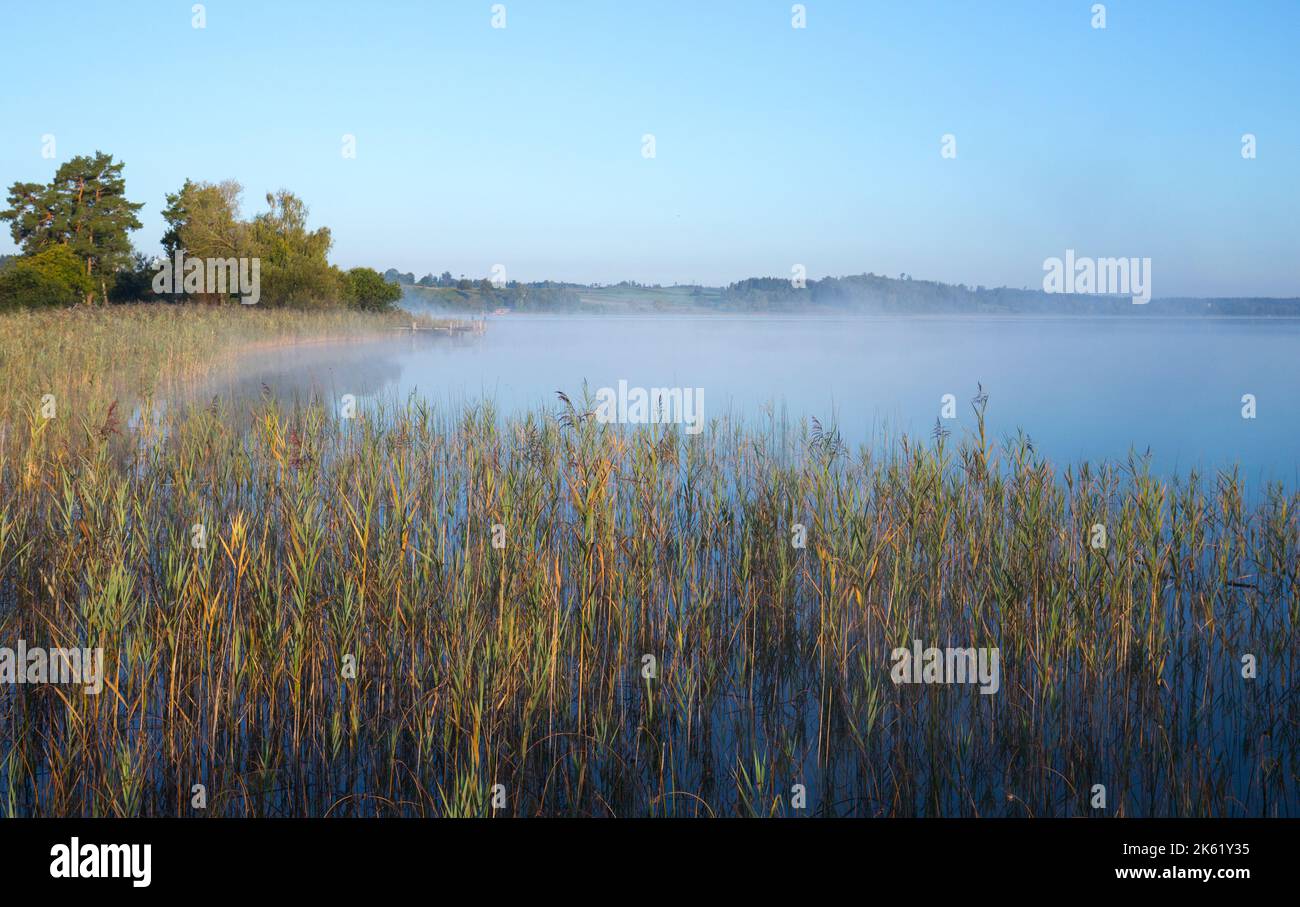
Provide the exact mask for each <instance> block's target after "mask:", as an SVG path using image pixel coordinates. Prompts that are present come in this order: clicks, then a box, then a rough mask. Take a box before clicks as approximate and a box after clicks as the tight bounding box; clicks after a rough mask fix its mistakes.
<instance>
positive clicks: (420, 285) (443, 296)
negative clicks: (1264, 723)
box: [384, 268, 1300, 318]
mask: <svg viewBox="0 0 1300 907" xmlns="http://www.w3.org/2000/svg"><path fill="white" fill-rule="evenodd" d="M384 279H385V280H388V281H389V282H392V283H395V284H396V285H398V286H399V287H401V292H402V298H401V305H402V306H403V307H404V308H406V309H408V310H410V311H415V312H420V311H427V312H439V313H448V314H452V313H476V314H488V313H497V314H506V313H513V312H519V313H525V312H527V313H571V314H583V315H595V314H655V313H662V314H719V315H744V314H783V315H807V316H814V315H900V316H918V317H920V316H927V315H980V316H996V315H1033V316H1041V317H1069V316H1083V317H1096V316H1113V317H1123V318H1162V317H1183V318H1186V317H1196V318H1213V317H1227V318H1241V317H1277V318H1300V298H1270V297H1261V298H1181V297H1180V298H1161V297H1156V298H1154V299H1152V300H1151V301H1150V302H1148V303H1144V304H1141V305H1134V304H1133V302H1132V300H1131V298H1129V297H1126V296H1105V295H1090V294H1079V293H1069V294H1067V293H1051V294H1049V293H1045V292H1043V291H1041V290H1030V289H1013V288H1010V287H993V288H988V287H967V286H965V285H963V284H956V285H953V284H945V283H940V282H938V281H932V280H914V279H913V278H912V277H911V276H910V275H901V276H899V277H898V278H890V277H884V276H882V275H878V274H858V275H852V276H847V277H827V278H824V279H822V280H811V279H810V280H808V281H807V282H806V285H805V286H803V287H795V286H794V285H793V284H792V283H791V281H790V280H788V279H782V278H775V277H766V278H750V279H747V280H742V281H738V282H736V283H733V284H729V285H728V286H725V287H710V286H702V285H694V284H680V285H679V284H674V285H672V286H660V285H657V284H654V285H647V284H640V283H636V282H633V281H624V282H622V283H618V284H612V285H589V284H579V283H566V282H563V281H553V280H546V281H537V282H531V283H521V282H518V281H510V282H504V283H499V284H493V283H492V282H491V281H489V280H486V279H481V280H470V279H468V278H466V277H463V276H462V277H460V278H453V277H452V276H451V275H450V274H449V273H446V272H444V273H443V274H442V276H440V277H434V276H433V275H432V274H427V275H425V276H424V277H422V278H420V279H419V280H418V281H417V280H416V278H415V275H414V274H413V273H410V272H408V273H401V272H399V271H397V270H396V269H395V268H389V269H388V270H387V271H385V272H384Z"/></svg>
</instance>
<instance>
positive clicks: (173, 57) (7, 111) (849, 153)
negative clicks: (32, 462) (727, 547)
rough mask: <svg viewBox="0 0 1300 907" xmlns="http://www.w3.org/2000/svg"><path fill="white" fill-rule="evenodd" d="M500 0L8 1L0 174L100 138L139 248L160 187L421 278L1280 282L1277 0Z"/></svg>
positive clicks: (1298, 98) (1289, 134) (343, 259)
mask: <svg viewBox="0 0 1300 907" xmlns="http://www.w3.org/2000/svg"><path fill="white" fill-rule="evenodd" d="M492 5H493V4H492V3H491V2H481V0H470V2H463V0H447V2H435V0H424V2H414V0H413V2H381V0H364V2H363V0H355V2H341V0H314V2H288V0H276V2H268V0H238V2H236V0H211V2H208V3H206V4H205V7H206V18H207V24H206V28H203V29H195V28H193V27H192V22H191V19H192V12H191V6H192V2H191V0H170V2H139V0H129V2H121V3H93V4H92V3H89V2H84V0H69V2H57V0H41V2H17V0H0V37H2V38H3V40H2V41H0V47H3V48H4V50H3V51H2V52H0V54H2V55H3V58H4V69H5V73H6V77H7V78H6V82H7V85H6V88H5V90H4V92H3V96H0V122H3V124H4V128H3V130H0V181H3V184H4V186H5V187H7V186H8V185H9V184H10V183H12V182H14V181H16V180H24V181H26V180H42V181H43V180H48V179H49V178H50V176H51V175H52V174H53V171H54V168H55V166H56V163H57V161H63V160H67V159H68V158H69V157H72V156H73V155H76V154H85V153H90V152H93V151H94V150H96V149H99V150H103V151H106V152H109V153H111V154H113V155H115V156H116V157H117V158H119V159H121V160H124V161H125V162H126V170H125V174H126V179H127V189H128V196H129V197H130V198H131V199H132V200H134V201H143V202H145V203H146V208H145V209H144V211H143V212H142V213H141V220H142V221H143V223H144V228H143V229H142V230H140V231H138V232H137V233H136V234H134V241H135V243H136V245H137V247H138V248H140V249H141V250H144V251H148V252H151V253H152V252H154V251H156V250H157V247H158V240H159V238H160V237H161V234H162V225H161V219H160V215H159V212H160V210H161V208H162V207H163V196H164V194H165V193H167V192H169V191H174V190H175V189H177V188H178V187H179V186H180V185H181V183H182V182H183V181H184V180H185V178H186V177H190V178H193V179H200V180H209V181H217V180H221V179H226V178H232V179H236V180H238V181H240V182H241V183H242V184H243V185H244V187H245V193H244V206H245V213H246V214H251V213H255V212H256V211H260V210H262V209H263V208H264V201H263V199H264V197H265V194H266V192H267V191H269V190H272V189H277V188H280V187H286V188H289V189H292V190H294V191H295V192H297V193H298V194H300V195H301V196H302V197H303V198H304V199H305V200H306V201H307V203H308V204H309V206H310V207H311V212H312V220H313V222H314V223H318V224H326V225H328V226H329V227H330V228H331V229H332V231H333V234H334V240H335V244H334V250H333V253H332V259H333V260H334V261H335V262H336V263H338V264H340V265H342V266H344V267H352V266H355V265H362V264H364V265H370V266H372V267H376V268H378V269H380V270H383V269H385V268H387V267H397V268H400V269H401V270H403V271H408V270H409V271H414V272H415V273H416V276H419V275H421V274H423V273H425V272H428V271H433V272H435V273H439V272H441V271H443V270H450V271H451V272H452V273H453V274H456V275H459V274H462V273H464V274H466V275H469V276H473V277H484V276H491V275H490V270H491V268H492V266H493V265H494V264H497V263H500V264H503V265H505V267H506V275H507V277H508V278H510V279H520V280H535V279H542V278H547V277H550V278H557V279H565V280H578V281H584V282H585V281H602V282H608V281H617V280H622V279H633V280H640V281H644V282H659V283H665V284H668V283H673V282H704V283H726V282H729V281H732V280H737V279H740V278H743V277H747V276H756V275H774V276H789V274H790V268H791V266H792V265H793V264H796V263H798V264H803V265H804V266H805V267H806V268H807V271H808V274H809V276H810V277H821V276H825V275H841V274H850V273H861V272H865V271H873V272H875V273H878V274H881V273H883V274H888V275H891V276H894V275H897V274H899V273H901V272H906V273H908V274H911V275H913V276H915V277H918V278H933V279H939V280H944V281H948V282H952V283H966V284H969V285H977V284H983V285H989V286H994V285H1003V284H1005V285H1010V286H1035V287H1036V286H1040V285H1041V281H1042V277H1043V261H1044V259H1046V258H1048V257H1050V256H1060V255H1063V254H1064V251H1065V250H1066V249H1067V248H1072V249H1075V250H1076V252H1077V254H1079V255H1081V256H1093V257H1101V256H1128V257H1150V258H1151V259H1152V281H1153V286H1154V292H1155V295H1156V296H1170V295H1275V296H1276V295H1288V296H1294V295H1300V248H1298V246H1300V204H1298V203H1300V2H1295V0H1280V2H1268V0H1250V2H1233V3H1229V2H1206V0H1171V2H1163V0H1114V2H1108V3H1106V4H1105V6H1106V28H1105V29H1104V30H1101V29H1094V28H1092V27H1091V19H1092V13H1091V11H1090V8H1091V6H1092V0H1082V2H1080V0H1027V2H1011V0H988V2H971V0H960V2H959V0H952V2H933V3H931V2H915V0H907V2H904V0H898V2H862V0H852V2H849V0H846V2H832V0H807V2H806V3H805V4H804V5H805V6H806V9H807V27H806V28H804V29H794V28H792V27H791V6H792V4H791V3H790V2H785V0H736V2H708V0H697V2H668V0H654V2H651V0H608V2H606V0H592V2H577V0H504V6H505V8H506V28H504V29H496V28H493V27H492V21H491V20H492V10H491V7H492ZM647 133H650V134H653V135H654V137H655V157H654V158H652V159H647V158H646V157H644V156H643V154H642V147H643V146H642V136H643V135H645V134H647ZM1243 133H1253V134H1254V135H1255V136H1256V141H1257V153H1258V156H1257V158H1256V159H1254V160H1246V159H1243V157H1242V154H1241V147H1242V135H1243ZM47 134H48V135H53V136H54V137H55V142H56V146H55V147H56V160H46V159H44V158H42V156H41V150H42V147H43V145H42V142H43V138H42V137H43V136H45V135H47ZM344 134H352V135H354V136H355V137H356V157H355V159H347V158H345V157H344V156H343V154H342V153H341V152H342V147H343V138H342V137H343V136H344ZM945 134H951V135H953V136H955V139H956V151H957V156H956V158H955V159H945V158H943V157H942V156H941V154H940V150H941V139H942V137H943V136H944V135H945ZM11 250H12V243H11V242H10V241H9V237H8V235H7V234H6V235H5V236H4V237H3V238H0V251H11Z"/></svg>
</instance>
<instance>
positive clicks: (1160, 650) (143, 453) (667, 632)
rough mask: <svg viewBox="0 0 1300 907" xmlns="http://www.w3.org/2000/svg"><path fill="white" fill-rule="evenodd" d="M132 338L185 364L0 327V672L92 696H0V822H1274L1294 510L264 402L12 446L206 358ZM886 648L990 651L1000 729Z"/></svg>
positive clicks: (563, 420) (1292, 594) (614, 434)
mask: <svg viewBox="0 0 1300 907" xmlns="http://www.w3.org/2000/svg"><path fill="white" fill-rule="evenodd" d="M65 317H69V318H75V317H77V316H71V315H69V316H65ZM151 317H155V316H151V315H150V314H147V313H134V312H131V313H124V314H123V318H125V319H127V320H126V321H124V322H122V323H121V324H124V325H128V326H129V327H130V329H131V330H130V332H132V333H137V332H139V333H142V332H143V331H144V330H145V328H146V326H149V327H151V329H152V331H153V334H152V336H153V337H155V338H161V337H163V336H165V335H166V334H168V332H169V330H171V329H177V330H182V331H184V330H193V331H194V332H195V333H194V334H192V335H188V336H189V339H186V340H180V341H177V342H176V345H173V346H171V347H169V349H171V350H172V351H173V352H171V353H167V354H159V353H157V352H154V353H149V352H148V351H147V350H146V347H147V346H148V344H146V343H144V342H143V341H138V342H137V341H127V340H121V341H114V340H113V339H112V335H113V334H114V332H115V331H116V332H117V333H118V334H119V335H120V333H121V326H120V325H119V326H118V327H116V328H115V327H114V326H113V325H111V324H110V323H108V322H107V321H105V322H101V323H99V328H100V330H101V331H102V333H93V332H91V333H87V332H82V331H78V330H67V329H65V328H63V327H59V328H58V329H56V328H54V327H50V326H49V325H48V324H47V323H42V322H39V321H30V322H22V323H19V322H9V323H6V324H5V325H4V335H3V336H4V337H5V339H4V341H3V342H4V352H5V358H4V364H3V366H0V368H3V372H0V374H3V376H4V379H5V380H12V381H14V382H15V383H13V384H11V385H10V386H11V387H12V388H13V392H12V395H13V396H14V397H15V398H16V399H17V400H19V401H22V402H21V403H14V402H12V401H7V402H6V406H8V407H11V409H10V410H7V411H6V425H7V426H9V427H13V426H14V425H17V427H18V428H19V429H20V430H19V431H11V433H10V439H9V442H8V443H7V444H6V445H5V446H4V448H3V455H2V458H0V488H2V489H3V496H2V498H0V500H2V503H0V645H4V646H14V645H15V644H16V641H17V640H18V639H23V640H25V641H26V642H27V644H28V645H29V646H35V645H47V646H49V645H62V646H71V645H84V646H102V647H103V651H104V657H105V662H106V665H107V671H108V680H107V682H106V684H105V689H104V692H103V693H102V694H101V695H99V696H87V695H84V694H83V693H82V692H81V691H80V690H79V689H77V688H75V687H59V686H53V685H47V686H34V685H22V686H6V687H3V688H0V810H2V811H3V812H4V813H6V814H9V815H66V814H75V815H80V814H86V815H140V814H146V815H297V814H308V815H325V814H329V815H491V814H501V815H533V814H573V815H692V816H693V815H734V814H754V815H769V814H783V815H799V814H805V815H806V814H813V815H847V814H852V815H927V814H945V815H982V816H1002V815H1015V816H1022V815H1035V816H1042V815H1089V816H1117V815H1289V816H1295V815H1297V814H1300V797H1298V790H1300V757H1298V752H1300V750H1298V748H1297V743H1298V742H1300V739H1298V738H1300V703H1298V701H1297V694H1296V687H1297V684H1296V683H1295V679H1296V677H1297V664H1296V659H1297V648H1296V634H1295V628H1296V625H1297V618H1298V617H1300V613H1298V611H1300V601H1298V600H1297V595H1296V592H1297V589H1296V584H1297V569H1298V564H1300V519H1298V518H1297V513H1298V512H1300V511H1298V508H1300V496H1297V494H1296V493H1295V492H1293V491H1287V490H1283V489H1281V488H1274V489H1272V490H1270V491H1269V492H1267V493H1263V494H1261V495H1260V496H1259V497H1260V501H1259V503H1258V504H1257V505H1254V506H1248V505H1247V504H1246V503H1245V497H1244V495H1243V489H1242V486H1241V483H1240V482H1239V481H1238V480H1237V479H1236V478H1235V477H1233V476H1231V475H1227V476H1219V477H1214V478H1212V479H1210V480H1200V479H1196V478H1195V477H1189V478H1188V479H1186V480H1184V481H1182V482H1179V483H1177V484H1171V483H1165V482H1161V481H1158V480H1157V479H1154V478H1152V477H1150V476H1148V475H1146V474H1145V473H1144V472H1143V469H1142V467H1141V464H1140V463H1137V464H1132V466H1131V468H1105V469H1096V468H1090V467H1086V466H1081V467H1075V468H1071V469H1069V470H1066V471H1065V474H1064V477H1063V478H1059V477H1058V474H1057V473H1056V472H1055V471H1054V470H1053V469H1052V468H1051V467H1050V466H1049V465H1048V464H1046V463H1044V462H1042V461H1041V460H1040V459H1039V458H1038V456H1037V455H1036V454H1035V453H1034V452H1033V451H1032V450H1031V449H1030V448H1029V447H1028V446H1027V445H1026V444H1024V443H1011V444H1009V445H1007V446H999V445H996V444H994V443H993V442H991V441H990V440H989V439H988V438H986V437H984V435H983V432H982V430H981V431H980V432H978V433H977V434H975V435H973V436H971V437H968V438H965V439H962V440H960V441H958V440H956V439H943V438H940V439H937V440H935V441H932V442H925V443H912V442H904V443H901V444H899V445H898V446H895V447H891V448H889V449H885V450H874V451H872V450H856V451H850V450H847V449H846V448H845V447H844V445H842V444H840V443H838V441H837V439H836V438H835V436H834V435H833V433H830V432H824V431H822V430H821V428H820V427H817V429H816V430H815V431H811V432H810V431H807V430H795V431H793V432H790V433H785V432H783V431H782V430H781V426H779V425H769V426H761V425H760V426H748V427H746V426H738V425H730V424H727V423H724V422H719V423H715V424H714V425H713V426H712V427H710V428H709V429H708V430H706V431H705V432H704V433H703V434H702V435H699V436H696V437H690V436H686V435H684V434H680V433H678V432H676V431H673V430H665V429H664V428H662V427H658V428H656V429H654V430H651V429H649V428H646V429H639V430H638V429H627V428H619V427H616V426H606V425H600V424H597V423H596V422H595V421H594V420H592V419H591V418H589V417H587V416H585V415H584V412H583V411H582V410H584V409H585V407H579V408H578V409H577V410H575V409H572V408H570V407H568V406H565V405H561V406H560V407H558V408H557V409H556V411H554V412H548V413H537V414H534V415H532V416H529V417H520V418H511V419H499V418H497V417H496V416H495V415H494V414H493V413H492V412H491V411H490V410H487V409H479V408H470V409H464V410H459V409H458V410H453V411H446V410H443V409H441V408H435V407H433V406H431V405H427V404H425V403H423V402H421V401H418V400H417V401H412V402H409V403H406V404H403V405H390V406H387V407H380V408H374V407H372V408H370V409H369V410H363V411H362V412H361V413H360V414H359V415H358V416H357V417H356V418H355V419H350V420H349V419H342V418H340V417H339V414H337V413H335V412H332V411H326V410H324V409H321V408H319V407H316V406H303V407H300V408H293V409H284V408H282V407H281V406H280V405H279V404H277V403H275V402H274V401H273V400H271V399H262V400H255V401H250V402H248V403H247V404H246V405H247V406H248V407H251V408H253V410H254V413H255V421H254V423H253V426H252V428H251V429H250V428H247V427H245V425H246V423H245V422H244V421H243V420H238V419H234V418H232V417H231V413H229V412H227V411H225V410H223V409H222V408H221V405H219V404H218V405H210V406H206V407H189V408H184V407H170V408H168V409H167V411H166V412H164V413H163V414H162V416H161V419H162V430H161V431H159V430H157V429H155V428H148V429H145V428H142V429H139V430H138V431H137V429H134V428H132V427H129V426H117V427H116V429H115V430H114V431H98V430H89V431H86V432H83V433H82V435H84V437H82V438H80V439H79V440H78V441H77V443H75V444H74V443H72V439H71V437H70V436H65V435H63V434H60V433H57V432H53V431H49V430H45V429H43V428H42V427H41V426H43V425H47V424H48V423H47V422H44V421H42V420H41V419H40V418H39V417H38V416H34V415H32V412H34V411H35V410H28V409H25V408H26V407H36V406H39V397H40V394H41V393H42V392H44V388H45V387H46V386H47V385H48V383H49V382H51V381H55V380H63V381H65V382H66V383H65V384H64V385H61V387H63V390H62V391H61V392H62V393H67V394H70V395H71V396H72V398H73V399H80V398H79V397H78V396H77V395H78V394H80V395H83V396H86V395H89V394H90V391H89V390H87V387H86V386H85V385H90V386H91V388H92V389H94V394H93V395H92V396H93V398H94V399H98V400H105V399H107V397H105V396H104V394H103V393H102V392H101V390H100V387H101V385H99V384H97V383H96V382H101V381H102V382H105V385H107V383H108V382H111V381H116V380H126V381H138V380H146V379H149V378H150V377H152V378H154V379H156V377H157V375H158V374H160V373H161V372H162V371H165V370H166V369H167V368H168V367H169V365H174V364H177V363H179V364H180V365H185V364H186V363H192V362H194V361H195V360H197V359H200V358H202V357H201V351H202V350H203V349H204V347H205V345H207V346H209V347H210V346H212V343H211V341H210V340H205V337H210V336H212V335H211V334H205V333H204V332H203V329H200V328H199V327H197V326H196V327H194V328H192V329H191V328H186V327H183V326H181V325H180V323H179V322H174V321H167V320H166V316H156V317H159V318H163V319H164V320H162V321H159V322H152V321H150V320H149V319H150V318H151ZM311 317H312V318H313V319H316V318H319V317H320V316H311ZM132 319H138V320H132ZM407 321H408V322H409V318H408V319H407ZM14 326H19V327H21V328H22V330H25V331H26V330H29V329H30V328H36V327H45V328H47V329H48V334H46V335H45V336H43V337H18V336H15V334H14V332H13V331H11V327H14ZM299 327H300V326H299ZM243 329H244V328H243V327H242V326H241V327H234V328H232V327H229V326H225V325H220V324H215V323H214V324H213V325H211V326H210V327H209V328H208V329H207V330H209V331H211V332H223V331H232V330H243ZM296 329H298V328H295V327H294V326H293V325H292V324H290V323H289V322H286V323H285V326H284V331H285V332H286V336H291V335H292V333H293V331H294V330H296ZM60 332H61V333H60ZM54 337H59V338H62V339H60V340H55V339H52V338H54ZM119 342H120V343H138V345H137V346H134V347H131V349H133V350H135V351H138V352H139V353H140V354H141V355H142V356H145V357H148V358H147V359H146V365H145V369H146V371H145V374H144V377H140V376H138V375H133V374H132V368H133V367H134V366H132V367H123V365H122V364H124V363H127V362H133V360H132V359H131V358H130V357H129V356H122V355H120V353H119V352H118V351H119V350H120V349H121V347H120V346H119ZM94 350H98V351H99V352H94ZM14 351H26V354H29V355H30V354H32V353H39V355H41V356H42V357H47V356H54V355H63V356H66V359H64V360H62V361H58V362H45V363H42V364H41V365H40V366H37V365H34V364H27V365H20V364H13V363H11V358H12V354H13V352H14ZM78 372H80V373H81V374H82V375H83V381H84V382H85V384H78V383H77V374H78ZM975 406H976V408H977V412H982V406H983V402H982V401H977V402H976V403H975ZM78 417H79V414H78V413H77V412H76V408H75V406H74V407H73V408H72V409H71V410H70V411H63V410H61V411H60V415H59V416H58V417H57V418H58V419H64V418H78ZM99 418H100V416H99V415H98V414H94V415H92V416H91V417H90V419H89V421H88V424H89V425H91V426H92V427H93V426H94V425H95V424H98V423H97V421H96V420H98V419H99ZM980 424H981V425H982V424H983V423H982V419H981V421H980ZM29 425H31V426H35V428H34V429H32V430H29V429H28V426H29ZM145 432H147V434H145ZM196 524H197V525H201V526H202V527H203V532H202V535H203V544H202V545H201V546H197V547H196V544H195V528H194V527H195V526H196ZM1095 525H1103V526H1105V527H1106V544H1105V546H1104V547H1094V546H1093V545H1092V544H1090V540H1091V527H1093V526H1095ZM798 526H802V527H803V528H804V529H805V530H806V545H804V546H798V545H796V544H795V543H794V540H795V538H796V537H797V536H798V535H799V532H798ZM494 527H500V528H498V529H494ZM913 640H921V641H923V642H924V644H925V645H927V646H928V645H935V646H948V645H952V646H963V647H965V646H972V647H998V649H999V650H1000V657H1001V682H1000V687H999V689H998V692H997V693H996V694H993V695H981V694H980V693H979V692H977V690H976V689H975V688H974V687H972V686H962V685H899V684H896V683H894V682H893V680H892V679H891V667H892V663H891V660H890V653H891V652H892V650H894V649H895V648H896V647H906V646H909V645H910V644H911V643H912V641H913ZM1247 654H1249V655H1252V656H1254V658H1255V660H1256V662H1257V665H1258V672H1257V675H1256V676H1254V677H1253V678H1246V677H1243V676H1242V658H1243V656H1244V655H1247ZM196 784H201V785H204V787H205V794H206V798H207V802H206V806H205V807H204V808H203V809H197V808H195V807H194V805H193V803H194V796H195V794H194V785H196ZM496 785H500V787H496ZM795 785H801V786H802V788H803V791H804V792H805V794H806V798H807V806H806V808H805V809H803V810H800V809H798V808H797V806H796V803H797V800H796V798H797V796H798V794H797V791H796V788H795ZM1095 785H1104V786H1105V789H1106V795H1105V796H1106V805H1105V807H1104V808H1095V807H1094V805H1093V803H1094V799H1095V797H1096V793H1095V790H1094V786H1095ZM502 804H504V805H502Z"/></svg>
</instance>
